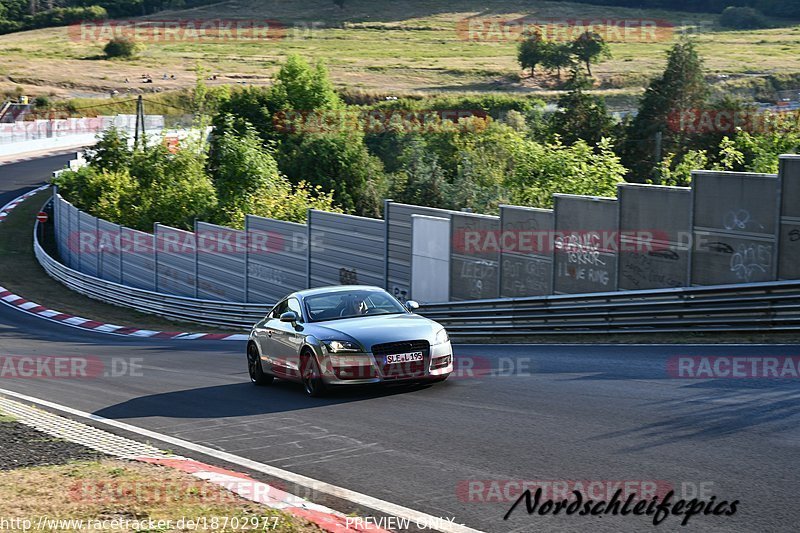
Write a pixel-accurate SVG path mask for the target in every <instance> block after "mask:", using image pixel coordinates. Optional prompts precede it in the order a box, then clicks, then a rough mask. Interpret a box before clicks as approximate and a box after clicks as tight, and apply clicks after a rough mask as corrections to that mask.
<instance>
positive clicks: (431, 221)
mask: <svg viewBox="0 0 800 533" xmlns="http://www.w3.org/2000/svg"><path fill="white" fill-rule="evenodd" d="M411 226H412V240H413V252H412V258H411V272H412V276H411V279H412V281H411V292H412V293H413V294H414V299H415V300H416V301H418V302H420V303H433V302H448V301H450V247H449V246H447V244H446V243H447V242H448V241H449V239H450V219H447V218H439V217H429V216H426V215H412V216H411ZM443 243H444V244H443Z"/></svg>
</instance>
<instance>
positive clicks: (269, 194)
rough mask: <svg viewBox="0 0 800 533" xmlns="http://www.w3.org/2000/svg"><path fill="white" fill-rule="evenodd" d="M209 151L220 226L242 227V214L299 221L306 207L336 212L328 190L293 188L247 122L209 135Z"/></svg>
mask: <svg viewBox="0 0 800 533" xmlns="http://www.w3.org/2000/svg"><path fill="white" fill-rule="evenodd" d="M226 120H227V121H229V122H230V121H233V117H231V116H230V115H229V116H227V117H226ZM211 153H212V156H211V159H210V161H209V171H210V174H211V176H212V179H213V182H214V186H215V188H216V191H217V197H218V199H219V204H218V207H217V214H216V216H215V220H216V222H217V223H219V224H224V225H227V226H231V227H237V228H241V227H243V223H244V217H245V215H247V214H253V215H259V216H263V217H269V218H276V219H279V220H288V221H291V222H304V221H305V218H306V213H307V209H309V208H312V209H322V210H326V211H338V209H336V208H335V207H334V205H333V197H332V195H331V194H330V193H323V192H322V190H321V189H320V188H318V187H317V188H315V187H312V186H310V185H308V184H307V183H306V182H304V181H301V182H299V183H298V185H297V186H295V187H294V188H293V187H292V185H291V183H290V182H289V180H287V179H286V178H285V177H284V176H282V175H281V174H280V172H279V171H278V164H277V163H276V161H275V159H274V158H273V157H272V155H271V154H270V153H269V152H267V151H266V150H265V149H264V148H263V147H262V144H261V140H260V138H259V137H258V133H257V132H256V131H255V129H254V128H253V127H252V126H251V125H249V124H246V125H245V126H244V132H243V133H234V131H233V129H232V128H230V129H228V131H226V132H225V133H222V134H221V135H216V136H214V138H213V140H212V151H211Z"/></svg>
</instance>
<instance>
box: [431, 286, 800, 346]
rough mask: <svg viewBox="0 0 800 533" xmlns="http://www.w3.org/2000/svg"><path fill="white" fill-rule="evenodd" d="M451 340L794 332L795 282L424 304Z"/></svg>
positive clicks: (798, 292) (798, 321) (799, 324)
mask: <svg viewBox="0 0 800 533" xmlns="http://www.w3.org/2000/svg"><path fill="white" fill-rule="evenodd" d="M420 313H421V314H423V315H424V316H426V317H428V318H430V319H432V320H436V321H438V322H440V323H441V324H442V325H443V326H445V327H446V328H447V331H448V332H449V333H450V335H451V336H452V337H454V338H456V339H458V338H461V339H469V338H492V337H520V336H522V337H531V336H536V335H544V334H547V335H583V334H597V333H687V332H732V331H738V332H766V331H799V330H800V282H798V281H779V282H767V283H749V284H736V285H718V286H712V287H690V288H677V289H655V290H642V291H618V292H606V293H590V294H581V295H557V296H541V297H534V298H511V299H497V300H480V301H469V302H450V303H444V304H430V305H424V306H422V307H421V309H420Z"/></svg>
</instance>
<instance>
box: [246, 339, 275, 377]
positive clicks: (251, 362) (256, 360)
mask: <svg viewBox="0 0 800 533" xmlns="http://www.w3.org/2000/svg"><path fill="white" fill-rule="evenodd" d="M247 373H248V374H250V381H251V382H252V383H255V384H256V385H269V384H270V383H272V381H273V380H274V379H275V377H274V376H271V375H269V374H265V373H264V369H263V367H262V366H261V357H260V356H259V355H258V348H256V346H255V344H248V345H247Z"/></svg>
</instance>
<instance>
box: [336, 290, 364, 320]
mask: <svg viewBox="0 0 800 533" xmlns="http://www.w3.org/2000/svg"><path fill="white" fill-rule="evenodd" d="M366 314H367V302H366V301H364V299H363V298H361V297H360V296H357V295H355V294H351V295H349V296H345V297H344V298H343V301H342V310H341V312H340V313H339V316H359V315H366Z"/></svg>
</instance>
